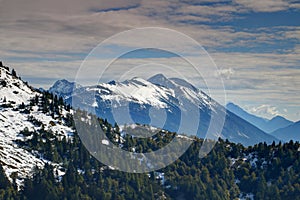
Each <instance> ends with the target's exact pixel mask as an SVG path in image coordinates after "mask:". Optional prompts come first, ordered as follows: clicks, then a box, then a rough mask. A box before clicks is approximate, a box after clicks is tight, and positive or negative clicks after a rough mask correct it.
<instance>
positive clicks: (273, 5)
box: [235, 0, 292, 12]
mask: <svg viewBox="0 0 300 200" xmlns="http://www.w3.org/2000/svg"><path fill="white" fill-rule="evenodd" d="M235 2H236V3H237V4H239V5H242V6H243V7H244V8H246V9H249V10H253V11H256V12H275V11H281V10H286V9H288V8H289V7H290V6H289V5H290V3H289V2H287V1H284V0H265V1H257V0H235ZM291 4H292V3H291Z"/></svg>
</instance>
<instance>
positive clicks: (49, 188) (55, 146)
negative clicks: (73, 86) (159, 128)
mask: <svg viewBox="0 0 300 200" xmlns="http://www.w3.org/2000/svg"><path fill="white" fill-rule="evenodd" d="M36 105H38V106H39V109H40V110H41V111H42V112H44V113H46V114H48V115H52V116H53V118H54V119H55V120H60V121H61V122H63V123H64V124H67V125H68V126H70V127H74V120H73V116H72V115H70V114H67V115H62V112H61V111H62V108H64V109H70V107H69V106H66V105H65V104H64V102H63V101H62V99H60V98H57V97H56V96H53V95H52V94H49V93H47V92H46V93H44V94H43V96H42V97H36V98H34V99H33V100H32V101H31V103H30V105H29V106H25V105H21V106H20V109H22V110H29V111H30V110H31V107H33V106H36ZM76 112H79V113H81V115H83V116H86V115H87V113H86V112H84V111H79V110H77V111H76ZM28 121H31V122H32V123H33V124H34V125H35V126H37V127H40V129H38V131H34V132H30V131H29V130H28V129H26V128H25V129H24V130H23V131H21V133H20V134H21V135H23V136H24V137H25V138H27V140H25V141H16V143H17V144H18V145H20V146H22V148H25V149H27V150H29V151H32V152H39V154H37V156H42V157H43V158H44V159H47V160H49V161H52V162H54V163H60V164H61V166H60V167H59V170H60V172H65V174H64V175H62V176H58V174H57V173H58V169H57V167H54V166H52V165H46V166H45V167H44V168H43V169H38V168H36V169H35V172H34V175H33V177H32V178H29V179H27V180H25V182H24V187H23V188H22V190H20V191H18V192H17V190H16V188H15V187H14V186H13V185H12V184H11V183H10V182H9V181H8V180H7V178H6V176H5V175H4V173H3V170H2V168H0V199H18V198H19V197H21V199H51V200H52V199H53V200H56V199H72V200H73V199H120V200H123V199H149V200H152V199H164V198H166V199H195V200H196V199H197V200H201V199H238V198H239V196H240V194H244V196H245V194H247V193H252V194H254V198H255V199H295V200H296V199H300V181H299V180H300V177H299V174H300V155H299V154H300V153H299V151H298V149H299V148H300V145H299V143H298V142H297V143H294V142H292V141H291V142H289V143H286V144H281V143H280V144H277V145H276V144H275V143H274V144H272V145H267V144H265V143H260V144H257V145H255V146H253V147H248V148H245V147H243V146H242V145H239V144H232V143H230V142H228V141H223V140H219V141H218V143H217V144H216V146H215V147H214V149H213V150H212V151H211V152H210V153H209V154H208V155H207V156H206V157H204V158H202V159H200V158H199V149H200V147H201V144H202V142H203V141H202V140H201V139H196V138H194V142H193V143H192V145H191V146H190V147H189V149H188V150H187V151H186V152H185V153H184V154H183V155H182V156H181V157H180V158H179V159H177V160H176V161H175V162H174V163H172V164H171V165H169V166H167V167H165V168H164V169H161V170H159V171H155V172H151V173H149V174H147V173H145V174H133V173H125V172H120V171H117V170H111V169H110V168H109V167H107V166H105V165H103V164H102V163H100V162H98V161H97V160H96V159H95V158H94V157H92V156H91V155H90V153H89V152H88V151H87V149H86V148H85V146H84V145H83V144H82V142H81V140H80V138H79V136H78V134H77V133H76V132H75V133H74V135H73V136H72V137H66V136H62V137H57V136H55V133H52V132H49V131H46V130H45V128H44V127H43V124H42V123H41V122H40V121H39V120H37V119H35V118H34V117H33V116H31V117H29V118H28ZM92 122H93V123H97V124H98V125H100V126H101V127H102V128H103V130H106V131H105V132H106V136H107V137H108V138H109V139H110V141H111V142H112V143H113V144H114V145H116V146H119V148H122V149H124V150H126V151H133V148H134V149H135V150H134V151H135V152H149V151H155V150H157V149H160V148H162V147H164V146H165V145H166V144H168V143H169V142H170V141H171V140H172V139H173V138H174V137H176V134H175V133H170V132H158V133H157V134H155V135H153V136H152V137H150V138H147V139H142V138H135V137H132V136H131V135H128V134H126V135H123V140H124V141H123V143H122V145H120V144H121V139H120V138H121V133H120V129H119V127H118V125H117V124H115V125H114V126H112V125H110V124H109V123H108V122H107V120H102V119H97V120H95V121H93V120H92ZM93 123H92V125H88V124H86V126H94V125H95V124H93ZM52 125H53V126H54V125H55V123H54V122H53V124H52ZM84 128H85V127H84ZM87 130H88V129H87ZM107 156H109V155H107ZM254 161H255V162H254ZM254 163H255V164H254ZM0 166H1V165H0ZM162 173H164V179H163V180H162V179H160V178H158V175H159V174H162Z"/></svg>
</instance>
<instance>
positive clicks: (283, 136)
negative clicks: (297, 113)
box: [271, 121, 300, 142]
mask: <svg viewBox="0 0 300 200" xmlns="http://www.w3.org/2000/svg"><path fill="white" fill-rule="evenodd" d="M271 135H273V136H275V137H277V138H278V139H280V140H283V141H285V142H289V141H290V140H293V141H300V121H298V122H295V123H293V124H291V125H289V126H287V127H284V128H280V129H278V130H276V131H274V132H272V133H271Z"/></svg>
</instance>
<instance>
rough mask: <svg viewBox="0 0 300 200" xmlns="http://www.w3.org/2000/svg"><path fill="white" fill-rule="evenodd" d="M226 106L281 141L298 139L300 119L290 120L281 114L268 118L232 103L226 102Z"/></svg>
mask: <svg viewBox="0 0 300 200" xmlns="http://www.w3.org/2000/svg"><path fill="white" fill-rule="evenodd" d="M226 108H227V109H228V110H230V111H231V112H233V113H234V114H236V115H238V116H240V117H241V118H243V119H245V120H247V121H248V122H250V123H252V124H253V125H255V126H257V127H258V128H260V129H261V130H263V131H265V132H266V133H269V134H270V135H273V136H275V137H276V138H278V139H280V140H282V141H285V142H289V141H290V140H294V141H300V121H298V122H292V121H290V120H287V119H285V118H284V117H282V116H276V117H274V118H272V119H270V120H268V119H265V118H262V117H258V116H255V115H253V114H250V113H248V112H247V111H245V110H243V109H242V108H241V107H239V106H238V105H236V104H234V103H228V104H227V105H226Z"/></svg>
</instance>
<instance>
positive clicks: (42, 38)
mask: <svg viewBox="0 0 300 200" xmlns="http://www.w3.org/2000/svg"><path fill="white" fill-rule="evenodd" d="M0 3H1V7H0V29H1V32H0V36H1V40H0V44H1V46H0V55H1V56H0V59H1V60H2V61H3V62H4V63H5V64H6V65H10V66H12V67H14V68H16V70H17V71H18V73H19V74H20V75H21V76H22V77H23V78H24V79H25V80H27V81H29V82H30V83H31V84H33V85H34V86H36V87H45V88H48V87H49V86H50V85H51V84H52V83H53V82H54V81H55V80H57V79H63V78H66V79H69V80H74V77H75V75H76V72H77V70H78V68H79V67H80V65H81V63H82V61H83V59H84V58H85V57H86V56H87V55H88V54H89V52H90V51H91V50H92V49H93V48H94V47H96V46H97V45H98V44H99V43H100V42H102V41H103V40H105V39H107V38H109V37H110V36H112V35H115V34H118V33H119V32H121V31H126V30H130V29H132V28H142V27H153V26H155V27H163V28H169V29H173V30H176V31H179V32H182V33H184V34H186V35H188V36H190V37H191V38H193V39H195V40H196V41H197V42H199V43H200V44H201V45H203V47H204V48H205V49H206V50H207V51H208V53H209V54H210V56H211V57H212V58H213V59H214V61H215V63H216V64H217V66H218V67H219V69H220V70H219V75H220V76H222V78H223V79H224V85H225V88H226V93H227V101H233V102H234V103H236V104H238V105H240V106H241V107H243V108H245V109H247V110H248V111H250V112H252V113H254V114H257V115H260V116H263V117H267V118H271V117H274V116H276V115H282V116H285V117H287V118H288V119H291V120H294V121H298V120H300V109H299V108H300V103H299V102H300V2H299V1H294V0H262V1H254V0H234V1H227V0H211V1H207V0H201V1H200V0H181V1H179V0H163V1H162V0H151V1H149V0H148V1H147V0H114V1H111V0H89V1H81V0H53V1H48V0H27V1H26V2H25V1H24V2H23V1H21V2H20V1H18V0H0ZM129 40H130V38H129ZM174 40H175V39H174ZM174 42H175V43H176V42H178V43H180V41H176V40H175V41H174ZM114 45H116V44H114ZM122 48H126V44H119V45H117V46H114V48H112V49H111V50H113V51H121V50H122ZM144 53H145V52H144ZM144 53H141V52H136V54H134V55H133V54H129V55H127V56H124V59H132V60H133V62H134V60H135V59H136V60H138V59H155V58H157V59H162V58H165V60H166V62H169V63H175V61H176V60H175V59H176V56H171V54H168V53H162V52H160V51H151V52H149V51H148V52H147V53H145V54H144ZM173 58H174V60H172V59H173ZM112 78H113V77H112Z"/></svg>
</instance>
